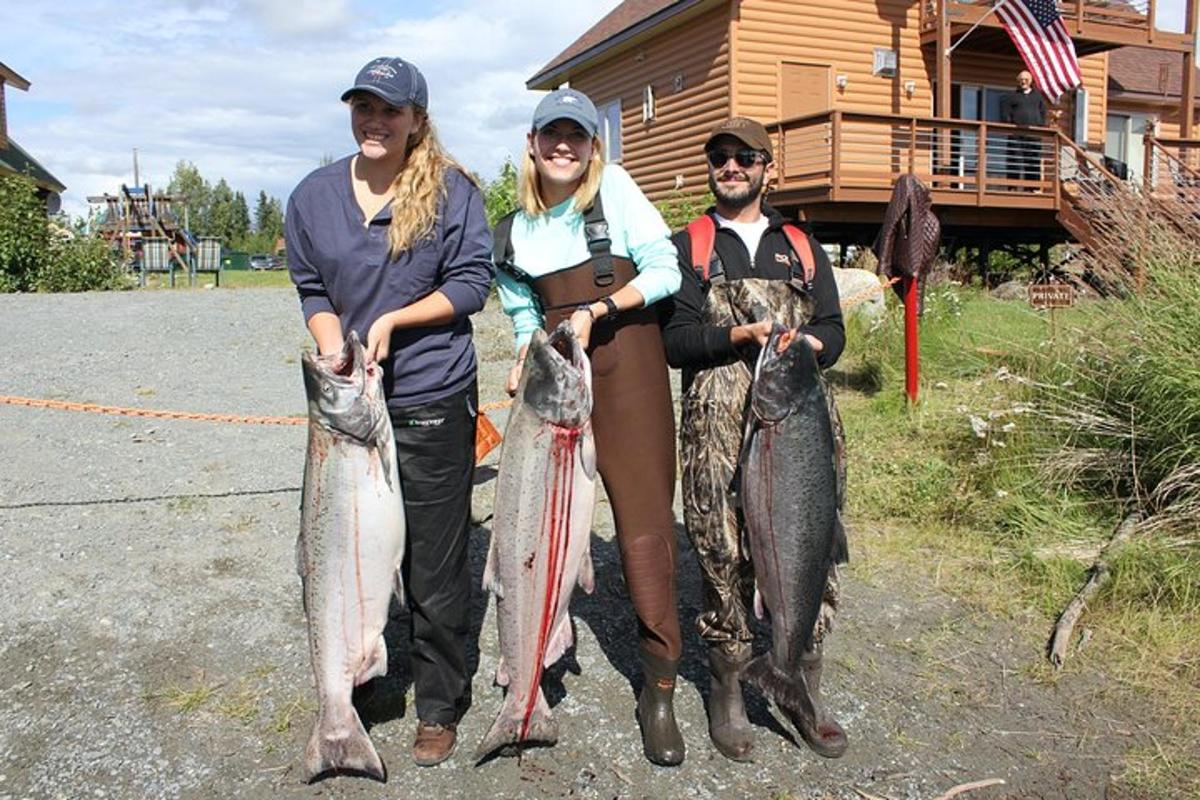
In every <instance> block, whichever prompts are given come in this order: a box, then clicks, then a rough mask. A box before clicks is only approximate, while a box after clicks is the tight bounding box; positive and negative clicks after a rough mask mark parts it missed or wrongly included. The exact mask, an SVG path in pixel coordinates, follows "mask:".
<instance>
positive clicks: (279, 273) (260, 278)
mask: <svg viewBox="0 0 1200 800" xmlns="http://www.w3.org/2000/svg"><path fill="white" fill-rule="evenodd" d="M215 282H216V281H215V276H214V275H212V274H211V273H202V274H200V275H197V276H196V285H195V286H188V279H187V275H183V274H180V273H176V274H175V289H177V290H178V289H203V288H204V286H205V285H206V284H213V283H215ZM291 286H292V279H291V277H289V275H288V271H287V270H286V269H275V270H249V269H232V270H222V272H221V286H220V288H222V289H261V288H272V289H280V288H290V287H291ZM146 288H147V289H170V288H171V285H170V281H169V279H168V278H167V276H165V275H159V274H157V273H156V274H152V275H148V276H147V278H146Z"/></svg>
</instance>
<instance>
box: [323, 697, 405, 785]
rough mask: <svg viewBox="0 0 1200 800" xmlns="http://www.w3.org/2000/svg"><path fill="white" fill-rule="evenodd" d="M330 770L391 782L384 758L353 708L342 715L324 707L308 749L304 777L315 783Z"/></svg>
mask: <svg viewBox="0 0 1200 800" xmlns="http://www.w3.org/2000/svg"><path fill="white" fill-rule="evenodd" d="M328 772H347V773H351V774H359V775H368V776H370V777H372V778H374V779H375V780H377V781H381V782H386V781H387V771H386V770H385V769H384V766H383V761H382V760H380V758H379V754H378V753H377V752H375V745H374V744H372V743H371V737H369V736H367V731H366V729H365V728H363V724H362V720H360V719H359V718H358V713H357V712H356V711H355V710H354V708H353V707H350V708H348V709H347V711H346V712H343V713H341V714H337V713H333V712H330V711H327V710H326V709H324V708H322V709H321V710H320V711H319V712H318V713H317V721H316V724H315V725H313V731H312V735H311V736H310V737H309V739H308V746H307V747H306V748H305V749H304V780H305V781H306V782H308V783H312V782H313V781H314V780H316V779H317V778H318V777H319V776H321V775H324V774H325V773H328Z"/></svg>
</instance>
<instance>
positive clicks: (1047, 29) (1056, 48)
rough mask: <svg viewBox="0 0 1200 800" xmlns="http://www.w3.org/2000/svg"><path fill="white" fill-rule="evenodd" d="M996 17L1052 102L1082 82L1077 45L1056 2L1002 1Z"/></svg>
mask: <svg viewBox="0 0 1200 800" xmlns="http://www.w3.org/2000/svg"><path fill="white" fill-rule="evenodd" d="M996 16H998V17H999V18H1000V21H1001V22H1002V23H1003V24H1004V29H1005V30H1007V31H1008V35H1009V36H1011V37H1012V40H1013V44H1015V45H1016V46H1017V51H1018V52H1019V53H1020V54H1021V58H1022V59H1024V61H1025V66H1027V67H1029V71H1030V72H1031V73H1032V74H1033V80H1034V83H1036V84H1037V87H1038V88H1039V89H1041V90H1042V94H1044V95H1045V96H1046V99H1047V100H1049V101H1050V102H1051V103H1056V102H1058V98H1059V97H1062V95H1063V93H1064V92H1067V91H1069V90H1071V89H1074V88H1075V87H1076V86H1078V85H1079V84H1080V83H1081V82H1082V78H1081V77H1080V74H1079V61H1078V59H1076V58H1075V45H1074V43H1072V42H1071V37H1070V35H1069V34H1068V33H1067V28H1066V26H1065V25H1063V21H1062V17H1060V16H1059V14H1058V3H1057V2H1055V0H1000V2H999V4H998V5H997V6H996Z"/></svg>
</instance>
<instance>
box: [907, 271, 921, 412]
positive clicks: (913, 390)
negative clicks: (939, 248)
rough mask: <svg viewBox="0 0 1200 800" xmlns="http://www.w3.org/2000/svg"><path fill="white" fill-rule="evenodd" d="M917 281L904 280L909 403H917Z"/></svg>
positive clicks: (911, 278) (913, 279)
mask: <svg viewBox="0 0 1200 800" xmlns="http://www.w3.org/2000/svg"><path fill="white" fill-rule="evenodd" d="M918 362H919V359H918V346H917V279H916V278H914V277H907V278H905V279H904V393H905V394H907V395H908V402H910V403H916V402H917V377H918V375H919V369H918Z"/></svg>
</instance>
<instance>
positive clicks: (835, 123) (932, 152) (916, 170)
mask: <svg viewBox="0 0 1200 800" xmlns="http://www.w3.org/2000/svg"><path fill="white" fill-rule="evenodd" d="M771 130H772V132H773V134H774V135H775V137H776V143H777V150H778V152H777V159H776V160H777V164H778V170H779V190H780V191H787V192H795V193H797V194H798V195H803V194H805V193H809V194H813V195H823V196H824V197H823V199H827V200H829V201H833V202H837V201H853V200H870V199H876V196H877V195H878V194H879V193H880V192H890V191H891V188H892V185H893V184H894V183H895V180H896V178H897V177H899V176H900V175H902V174H905V173H911V174H913V175H915V176H916V177H918V178H919V179H920V180H921V181H922V182H923V183H925V185H926V186H929V187H930V188H931V189H932V190H933V191H934V193H935V199H936V202H938V203H940V204H943V205H972V206H989V205H996V206H1010V207H1011V206H1013V205H1017V204H1020V205H1030V206H1040V207H1043V208H1052V207H1054V206H1055V204H1056V202H1057V185H1058V158H1057V153H1058V146H1057V136H1058V134H1057V131H1055V130H1052V129H1050V128H1018V127H1017V126H1015V125H1006V124H1003V123H994V122H976V121H971V120H948V119H934V118H921V117H905V116H900V115H893V114H868V113H859V112H849V111H828V112H825V113H821V114H814V115H809V116H804V117H796V118H793V119H789V120H783V121H781V122H778V123H775V124H773V125H772V126H771ZM1030 195H1040V197H1031V196H1030Z"/></svg>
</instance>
